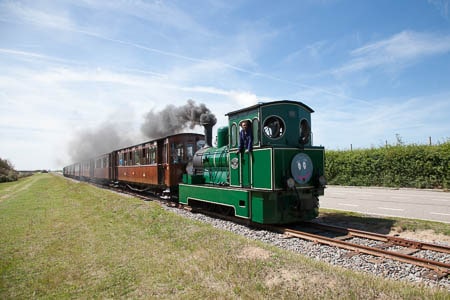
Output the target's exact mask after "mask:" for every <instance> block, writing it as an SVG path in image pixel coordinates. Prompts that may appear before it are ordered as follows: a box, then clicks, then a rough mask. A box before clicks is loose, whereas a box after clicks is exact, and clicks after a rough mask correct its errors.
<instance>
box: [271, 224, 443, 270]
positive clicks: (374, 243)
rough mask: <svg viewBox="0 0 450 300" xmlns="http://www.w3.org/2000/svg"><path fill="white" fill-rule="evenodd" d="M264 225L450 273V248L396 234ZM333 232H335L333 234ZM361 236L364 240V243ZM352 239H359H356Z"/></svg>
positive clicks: (307, 226) (325, 226) (357, 251)
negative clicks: (430, 253)
mask: <svg viewBox="0 0 450 300" xmlns="http://www.w3.org/2000/svg"><path fill="white" fill-rule="evenodd" d="M263 227H264V228H266V229H268V230H271V231H275V232H279V233H282V234H285V235H287V236H288V237H297V238H301V239H305V240H309V241H312V242H315V243H320V244H325V245H328V246H334V247H338V248H342V249H346V250H350V251H353V252H354V254H359V253H364V254H370V255H373V256H377V257H382V258H389V259H393V260H397V261H401V262H404V263H409V264H413V265H416V266H420V267H424V268H427V269H430V270H433V271H434V272H435V276H437V277H438V278H442V277H444V276H448V275H449V274H450V247H449V246H444V245H436V244H431V243H425V242H418V241H413V240H408V239H404V238H399V237H395V236H389V235H382V234H377V233H373V232H368V231H362V230H356V229H352V228H343V227H338V226H330V225H324V224H319V223H314V222H305V223H304V225H303V226H301V227H298V228H296V229H294V228H289V227H284V226H263ZM330 233H332V234H331V235H330ZM361 239H365V241H364V242H361ZM353 240H356V242H355V241H353ZM421 251H433V252H435V253H438V254H439V255H435V256H437V257H439V258H438V259H429V258H423V257H420V256H419V255H418V254H420V252H421Z"/></svg>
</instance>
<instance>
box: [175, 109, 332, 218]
mask: <svg viewBox="0 0 450 300" xmlns="http://www.w3.org/2000/svg"><path fill="white" fill-rule="evenodd" d="M313 112H314V111H313V110H312V109H311V108H310V107H308V106H307V105H305V104H303V103H301V102H297V101H289V100H283V101H274V102H269V103H259V104H257V105H254V106H251V107H247V108H244V109H240V110H237V111H233V112H230V113H228V114H227V116H228V126H227V127H223V128H220V129H219V130H218V133H217V147H205V148H203V149H200V150H199V151H197V152H196V153H195V155H194V158H193V168H192V169H191V170H188V173H187V174H186V175H185V176H183V182H182V183H180V185H179V202H180V203H182V204H185V205H189V206H201V207H204V206H206V207H208V208H211V207H213V208H216V209H218V210H219V211H221V212H222V213H227V214H232V215H235V216H238V217H241V218H244V219H248V220H249V221H252V222H256V223H264V224H282V223H295V222H299V221H304V220H310V219H313V218H315V217H317V216H318V207H319V198H318V197H319V196H320V195H323V194H324V188H325V184H326V180H325V177H324V161H325V157H324V152H325V149H324V147H321V146H313V145H312V133H311V113H313ZM243 122H245V123H246V124H247V125H248V126H249V127H250V131H249V132H250V133H251V135H252V139H251V145H247V147H248V148H250V151H245V152H243V151H238V150H240V148H241V147H239V146H240V145H239V141H240V138H239V137H240V129H239V128H240V125H241V124H242V123H243ZM205 132H208V130H205ZM206 139H207V140H208V139H209V137H206Z"/></svg>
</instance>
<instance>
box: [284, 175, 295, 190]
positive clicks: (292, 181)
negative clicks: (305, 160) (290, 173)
mask: <svg viewBox="0 0 450 300" xmlns="http://www.w3.org/2000/svg"><path fill="white" fill-rule="evenodd" d="M286 183H287V186H288V188H290V189H292V188H293V187H294V186H295V180H294V178H292V177H289V179H288V180H287V182H286Z"/></svg>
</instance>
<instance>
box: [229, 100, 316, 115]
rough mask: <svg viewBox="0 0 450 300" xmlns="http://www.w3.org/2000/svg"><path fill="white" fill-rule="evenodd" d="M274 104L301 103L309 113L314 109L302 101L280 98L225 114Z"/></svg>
mask: <svg viewBox="0 0 450 300" xmlns="http://www.w3.org/2000/svg"><path fill="white" fill-rule="evenodd" d="M274 104H295V105H299V106H301V107H303V108H304V109H305V110H307V111H308V112H309V113H313V112H314V110H313V109H312V108H311V107H309V106H308V105H306V104H304V103H303V102H300V101H293V100H278V101H271V102H259V103H258V104H255V105H253V106H248V107H245V108H242V109H239V110H235V111H232V112H229V113H227V114H225V116H229V115H234V114H237V113H240V112H243V111H247V110H253V109H255V108H262V107H264V106H270V105H274Z"/></svg>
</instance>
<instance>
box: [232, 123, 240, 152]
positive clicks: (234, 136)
mask: <svg viewBox="0 0 450 300" xmlns="http://www.w3.org/2000/svg"><path fill="white" fill-rule="evenodd" d="M237 136H238V134H237V125H236V123H233V125H231V147H236V146H237Z"/></svg>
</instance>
